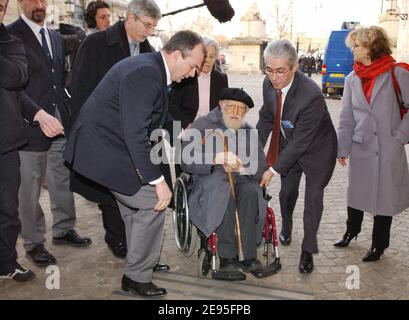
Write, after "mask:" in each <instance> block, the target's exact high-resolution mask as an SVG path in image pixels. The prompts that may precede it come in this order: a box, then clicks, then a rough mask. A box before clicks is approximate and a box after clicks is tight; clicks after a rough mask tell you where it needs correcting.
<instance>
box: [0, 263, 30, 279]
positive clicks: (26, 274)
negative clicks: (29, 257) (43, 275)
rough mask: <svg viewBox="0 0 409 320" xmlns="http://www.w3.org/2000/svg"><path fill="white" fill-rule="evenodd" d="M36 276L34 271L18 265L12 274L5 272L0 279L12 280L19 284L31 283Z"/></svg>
mask: <svg viewBox="0 0 409 320" xmlns="http://www.w3.org/2000/svg"><path fill="white" fill-rule="evenodd" d="M35 277H36V275H35V274H34V272H33V271H31V270H28V269H26V268H23V267H22V266H20V265H18V266H17V267H16V268H14V269H13V270H11V271H10V272H5V273H1V274H0V279H11V280H15V281H17V282H29V281H32V280H34V279H35Z"/></svg>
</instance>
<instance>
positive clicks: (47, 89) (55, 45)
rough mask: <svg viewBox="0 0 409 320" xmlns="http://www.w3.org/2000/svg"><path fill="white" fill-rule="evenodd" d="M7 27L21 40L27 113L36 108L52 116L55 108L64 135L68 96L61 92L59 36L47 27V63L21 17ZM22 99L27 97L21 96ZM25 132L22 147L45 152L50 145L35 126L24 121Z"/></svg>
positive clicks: (67, 125) (62, 75)
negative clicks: (28, 110)
mask: <svg viewBox="0 0 409 320" xmlns="http://www.w3.org/2000/svg"><path fill="white" fill-rule="evenodd" d="M7 29H8V31H9V33H10V34H12V35H14V36H16V37H18V38H19V39H21V40H22V41H23V43H24V48H25V51H26V56H27V61H28V82H27V84H26V85H25V86H24V93H23V95H26V96H28V97H29V98H30V99H31V102H32V103H31V112H30V113H31V114H35V113H36V112H37V111H38V110H40V109H43V110H44V111H46V112H47V113H49V114H51V115H53V116H54V115H55V110H56V108H58V110H59V112H60V115H61V120H62V125H63V126H64V129H65V130H64V131H65V133H66V134H67V133H68V131H69V125H70V116H69V112H68V107H67V102H68V97H67V95H66V94H65V91H64V47H63V42H62V39H61V36H60V35H59V34H58V33H57V32H55V31H53V30H50V29H48V32H49V35H50V40H51V46H52V54H53V60H52V62H51V61H50V60H49V58H47V56H46V55H45V53H44V51H43V49H42V48H41V44H40V42H39V41H38V40H37V38H36V37H35V35H34V33H33V31H32V30H31V29H30V27H29V26H28V25H27V24H26V23H25V22H24V20H23V19H21V18H19V19H18V20H17V21H15V22H14V23H12V24H10V25H8V26H7ZM50 50H51V48H50ZM25 99H26V100H27V99H28V98H27V97H25ZM30 99H28V100H30ZM25 132H26V136H27V137H28V144H27V146H25V147H24V148H23V149H22V150H24V151H47V150H48V149H49V148H50V145H51V142H52V139H50V138H47V137H46V136H45V135H44V134H43V132H42V131H41V129H40V127H39V126H32V125H30V124H29V123H25Z"/></svg>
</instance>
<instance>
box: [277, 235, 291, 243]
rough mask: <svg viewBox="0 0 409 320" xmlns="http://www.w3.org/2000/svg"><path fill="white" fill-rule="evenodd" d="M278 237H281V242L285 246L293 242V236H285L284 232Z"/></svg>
mask: <svg viewBox="0 0 409 320" xmlns="http://www.w3.org/2000/svg"><path fill="white" fill-rule="evenodd" d="M278 238H279V239H280V243H281V244H282V245H283V246H288V245H290V244H291V236H289V237H285V236H284V235H283V234H282V233H280V236H279V237H278Z"/></svg>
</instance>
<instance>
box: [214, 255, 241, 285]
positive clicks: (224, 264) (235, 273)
mask: <svg viewBox="0 0 409 320" xmlns="http://www.w3.org/2000/svg"><path fill="white" fill-rule="evenodd" d="M212 278H213V279H216V280H227V281H243V280H246V275H245V274H244V273H243V272H241V271H240V270H239V268H238V266H237V259H235V258H221V257H220V266H219V270H217V271H213V272H212Z"/></svg>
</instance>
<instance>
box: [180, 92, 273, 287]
mask: <svg viewBox="0 0 409 320" xmlns="http://www.w3.org/2000/svg"><path fill="white" fill-rule="evenodd" d="M253 106H254V104H253V101H252V99H251V97H250V96H249V95H248V94H247V93H246V92H245V91H244V90H242V89H238V88H226V89H224V91H223V92H222V94H221V98H220V101H219V108H215V109H213V110H212V111H211V112H210V113H209V114H208V115H207V116H204V117H201V118H198V119H197V120H196V121H194V122H193V124H192V125H191V127H190V128H189V129H188V130H187V131H186V132H185V133H184V136H183V138H182V152H181V168H182V170H183V171H184V173H188V174H189V175H190V178H189V179H188V182H187V181H186V186H183V188H184V189H186V190H185V191H186V192H187V193H188V197H187V203H188V216H189V219H190V222H191V223H192V224H193V225H194V226H196V227H197V229H198V230H199V231H200V232H201V233H202V234H203V235H204V236H205V237H206V238H211V237H215V236H216V234H217V242H216V241H215V242H214V243H213V244H212V243H210V245H214V246H215V248H217V254H218V256H219V259H220V263H219V270H215V269H214V267H213V268H212V269H213V274H212V276H213V278H215V279H220V280H232V281H234V280H245V279H246V274H245V273H252V274H253V275H255V276H257V277H264V276H268V275H271V274H273V273H275V272H276V271H278V269H279V268H280V267H281V265H280V264H279V261H278V263H277V264H275V265H270V266H269V265H267V266H265V265H263V264H262V263H261V262H260V261H259V260H258V259H257V247H258V245H259V244H260V243H261V242H262V237H263V235H265V225H266V224H265V221H266V210H267V203H266V199H265V197H264V194H263V187H266V186H267V185H268V183H269V180H267V179H266V178H264V173H265V172H266V171H267V170H268V167H267V164H266V159H265V155H264V151H263V149H262V147H261V145H260V144H259V141H258V134H257V131H256V130H255V129H253V128H251V127H250V126H249V125H248V124H247V123H246V122H245V121H244V120H243V118H244V116H245V115H246V114H247V112H248V111H249V109H250V108H252V107H253ZM266 176H267V175H266ZM178 180H180V181H182V180H181V179H178ZM176 186H178V183H176ZM179 187H180V184H179ZM179 191H180V188H178V187H176V188H175V197H176V198H177V197H178V196H180V195H179V193H180V192H179ZM175 202H178V200H176V201H175ZM175 205H176V209H175V210H179V209H180V208H179V209H178V208H177V206H178V203H175ZM179 206H180V205H179ZM185 209H187V208H185ZM185 211H186V210H185ZM180 227H181V226H177V227H176V228H180ZM189 232H190V231H188V233H189ZM185 235H186V236H188V234H187V233H185ZM240 270H242V271H243V272H245V273H243V272H241V271H240Z"/></svg>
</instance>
